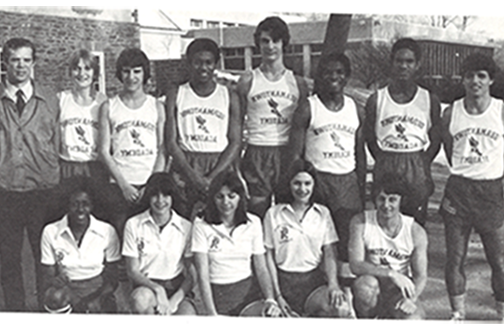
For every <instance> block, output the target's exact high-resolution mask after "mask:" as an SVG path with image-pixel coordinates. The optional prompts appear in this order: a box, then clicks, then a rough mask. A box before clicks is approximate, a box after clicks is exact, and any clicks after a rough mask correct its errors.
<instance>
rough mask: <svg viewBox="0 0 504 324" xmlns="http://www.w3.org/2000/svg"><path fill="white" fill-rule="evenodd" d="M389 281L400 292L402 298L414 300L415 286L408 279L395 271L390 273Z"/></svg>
mask: <svg viewBox="0 0 504 324" xmlns="http://www.w3.org/2000/svg"><path fill="white" fill-rule="evenodd" d="M390 279H391V280H392V282H393V283H394V284H395V285H396V286H397V287H398V288H399V289H400V290H401V293H402V296H403V297H404V298H415V289H416V288H415V284H414V283H413V281H411V279H410V278H408V277H406V276H405V275H403V274H400V273H399V272H397V271H393V270H392V272H391V276H390Z"/></svg>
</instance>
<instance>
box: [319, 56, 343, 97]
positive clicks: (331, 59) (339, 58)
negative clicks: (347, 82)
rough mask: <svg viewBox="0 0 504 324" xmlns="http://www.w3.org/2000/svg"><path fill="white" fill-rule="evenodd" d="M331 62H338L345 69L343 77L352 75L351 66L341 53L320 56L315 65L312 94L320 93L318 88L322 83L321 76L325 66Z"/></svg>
mask: <svg viewBox="0 0 504 324" xmlns="http://www.w3.org/2000/svg"><path fill="white" fill-rule="evenodd" d="M331 62H340V63H341V64H342V65H343V68H344V69H345V76H346V77H349V76H350V74H351V73H352V64H351V63H350V59H349V58H348V57H347V56H346V55H345V54H343V53H330V54H329V55H326V56H322V58H321V59H320V61H319V63H318V65H317V74H316V75H315V83H314V86H313V93H320V86H321V82H322V75H323V73H324V69H325V68H326V66H327V64H329V63H331Z"/></svg>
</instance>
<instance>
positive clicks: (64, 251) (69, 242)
mask: <svg viewBox="0 0 504 324" xmlns="http://www.w3.org/2000/svg"><path fill="white" fill-rule="evenodd" d="M90 218H91V219H90V222H89V227H88V229H87V230H86V232H85V233H84V237H83V238H82V242H81V245H80V247H79V246H77V241H76V240H75V238H74V236H73V234H72V231H71V230H70V227H69V226H68V216H67V215H65V216H63V218H62V219H60V220H59V221H56V222H54V223H51V224H49V225H47V226H46V227H45V228H44V230H43V232H42V240H41V252H42V260H41V262H42V264H44V265H49V266H51V265H56V264H57V265H58V267H59V268H60V269H61V270H62V271H63V273H64V274H65V275H66V276H67V277H68V278H69V279H70V280H85V279H90V278H93V277H96V276H98V275H99V274H101V273H102V271H103V268H104V261H107V262H114V261H118V260H119V259H120V258H121V254H120V243H119V238H118V236H117V234H116V231H115V229H114V228H113V227H112V225H110V224H108V223H106V222H102V221H100V220H97V219H96V218H95V217H93V216H92V215H91V217H90Z"/></svg>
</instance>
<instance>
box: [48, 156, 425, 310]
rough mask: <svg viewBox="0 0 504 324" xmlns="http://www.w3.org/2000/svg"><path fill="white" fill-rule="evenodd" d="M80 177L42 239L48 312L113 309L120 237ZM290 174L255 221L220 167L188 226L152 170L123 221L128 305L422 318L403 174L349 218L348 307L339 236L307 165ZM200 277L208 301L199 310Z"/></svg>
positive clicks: (416, 238)
mask: <svg viewBox="0 0 504 324" xmlns="http://www.w3.org/2000/svg"><path fill="white" fill-rule="evenodd" d="M75 179H76V180H75V188H74V189H73V190H71V191H70V194H69V197H70V198H69V209H68V213H67V214H66V215H65V216H64V217H63V218H62V219H60V220H58V221H56V222H54V223H51V224H49V225H47V226H46V227H45V229H44V231H43V234H42V243H41V247H42V265H43V269H44V281H43V282H44V284H45V286H44V287H45V296H44V297H45V309H46V310H47V311H50V312H55V313H66V312H81V313H88V312H89V313H112V312H114V311H115V310H116V303H115V298H114V291H115V289H116V287H117V285H118V281H117V264H118V261H119V260H120V259H121V253H120V245H121V244H120V241H119V238H118V235H117V233H116V231H115V229H114V228H113V226H111V225H110V224H108V223H107V222H104V221H100V220H98V219H96V218H95V217H94V216H93V215H92V214H91V211H92V206H93V204H92V198H91V197H92V194H93V192H92V191H90V190H89V186H87V181H86V180H82V179H79V178H75ZM288 179H289V188H290V197H289V199H288V200H289V202H287V203H282V204H277V205H275V206H273V207H271V208H270V209H269V210H268V211H267V213H266V216H265V219H264V223H262V222H261V220H260V219H259V217H257V216H255V215H253V214H250V213H248V212H247V211H246V195H245V189H244V186H243V182H242V181H241V179H240V178H239V177H238V176H237V175H236V173H235V172H232V171H225V172H222V173H220V174H218V175H217V176H216V177H215V178H214V179H213V181H212V182H211V184H210V187H209V195H208V199H207V202H206V208H205V209H204V211H203V214H202V215H198V217H197V218H196V219H195V220H194V222H193V223H191V222H190V221H188V220H187V219H185V218H183V217H182V216H180V215H178V214H177V213H176V212H175V211H174V210H173V209H172V205H173V202H174V200H175V199H177V197H178V193H177V191H176V189H175V188H176V186H175V185H174V184H173V178H172V177H171V176H170V175H169V174H168V173H155V174H153V175H152V176H151V177H150V178H149V180H148V182H147V185H146V188H145V194H144V196H143V199H145V200H146V203H147V204H148V205H149V208H148V209H147V210H145V211H144V212H142V213H140V214H138V215H136V216H133V217H132V218H130V219H129V220H128V221H127V222H126V226H125V230H124V235H123V237H124V238H123V243H122V257H123V258H124V259H125V261H126V269H127V274H128V277H129V279H130V281H131V283H132V291H131V293H130V298H129V301H130V309H131V311H132V312H133V313H139V314H163V315H168V314H186V315H194V314H198V313H199V314H201V313H203V314H209V315H217V314H220V315H240V313H241V312H242V311H243V310H244V308H245V307H246V306H247V305H249V304H251V303H253V302H256V301H258V300H262V304H263V307H262V313H263V314H264V315H265V316H272V317H277V316H299V315H300V316H323V317H345V318H348V317H350V316H351V312H352V309H355V312H356V315H357V316H358V317H360V318H373V317H380V318H421V316H422V315H423V310H422V308H421V306H420V305H419V303H418V296H419V295H420V294H421V292H422V290H423V288H424V287H425V284H426V278H427V276H426V274H427V236H426V233H425V231H424V230H423V228H422V227H421V226H419V225H418V224H416V223H415V222H414V220H413V218H411V217H406V216H404V215H402V214H401V213H400V212H399V206H400V201H401V197H402V196H404V193H403V184H404V182H402V179H401V178H399V177H397V176H394V175H390V176H388V177H386V181H384V182H382V183H378V184H376V185H375V187H374V190H373V193H374V194H373V195H374V197H375V200H374V201H375V204H376V207H377V209H376V210H373V211H366V212H364V213H361V214H358V215H356V216H355V217H354V218H353V219H352V222H351V228H350V231H351V232H350V243H349V255H350V267H351V269H352V271H353V272H354V273H355V275H357V279H356V280H355V281H354V284H353V287H352V290H353V305H352V307H351V305H350V303H351V301H350V300H348V297H347V296H346V295H345V294H344V293H343V291H342V289H341V288H340V286H339V284H338V280H337V267H336V254H337V249H336V244H337V242H338V236H337V234H336V233H337V232H336V230H335V227H334V224H333V222H332V220H331V218H330V215H329V211H328V209H327V207H325V206H323V205H320V204H317V203H314V202H313V199H314V197H313V194H314V192H316V189H315V188H316V186H317V177H316V172H315V169H314V167H313V165H312V164H311V163H310V162H306V161H303V160H296V161H295V162H294V163H293V164H292V166H291V168H290V171H289V173H288ZM384 179H385V178H384ZM263 228H264V230H263ZM195 283H197V284H198V286H199V289H198V291H199V293H200V296H201V301H202V304H203V308H204V309H199V310H198V311H197V310H196V307H195V304H194V300H193V297H194V294H193V288H194V286H195ZM257 315H260V314H257Z"/></svg>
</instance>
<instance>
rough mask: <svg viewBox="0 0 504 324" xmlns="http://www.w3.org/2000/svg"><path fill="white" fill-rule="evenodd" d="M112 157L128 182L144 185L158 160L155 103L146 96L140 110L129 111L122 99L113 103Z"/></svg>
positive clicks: (113, 100) (111, 113) (111, 120)
mask: <svg viewBox="0 0 504 324" xmlns="http://www.w3.org/2000/svg"><path fill="white" fill-rule="evenodd" d="M109 119H110V123H111V133H112V134H111V142H112V157H113V159H114V161H115V163H116V164H117V167H118V168H119V171H121V174H122V175H123V176H124V178H125V179H126V181H127V182H128V183H129V184H132V185H143V184H145V183H146V182H147V179H148V178H149V176H150V175H151V173H152V170H153V168H154V163H155V162H156V156H157V133H156V124H157V120H158V113H157V108H156V99H155V98H154V97H152V96H149V95H147V99H146V100H145V102H144V104H143V105H142V106H141V107H140V108H138V109H131V108H128V107H126V106H125V105H124V104H123V102H122V101H121V99H120V98H119V96H115V97H114V98H112V99H110V114H109Z"/></svg>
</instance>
